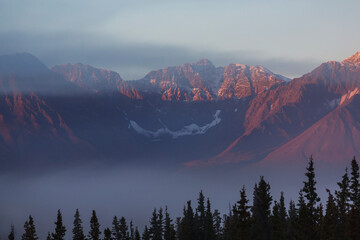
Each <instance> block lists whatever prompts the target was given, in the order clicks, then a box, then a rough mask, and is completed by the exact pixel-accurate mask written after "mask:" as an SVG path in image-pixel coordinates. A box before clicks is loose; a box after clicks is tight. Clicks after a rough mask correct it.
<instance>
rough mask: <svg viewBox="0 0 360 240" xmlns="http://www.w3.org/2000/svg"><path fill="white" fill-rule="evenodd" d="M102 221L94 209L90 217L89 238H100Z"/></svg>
mask: <svg viewBox="0 0 360 240" xmlns="http://www.w3.org/2000/svg"><path fill="white" fill-rule="evenodd" d="M100 234H101V231H100V223H99V220H98V218H97V216H96V212H95V210H93V211H92V215H91V219H90V231H89V237H88V238H89V240H100Z"/></svg>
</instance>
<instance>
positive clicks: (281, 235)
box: [271, 192, 287, 240]
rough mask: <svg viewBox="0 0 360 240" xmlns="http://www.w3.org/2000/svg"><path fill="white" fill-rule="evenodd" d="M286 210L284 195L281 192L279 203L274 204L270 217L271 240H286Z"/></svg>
mask: <svg viewBox="0 0 360 240" xmlns="http://www.w3.org/2000/svg"><path fill="white" fill-rule="evenodd" d="M286 215H287V214H286V208H285V199H284V193H283V192H281V196H280V202H279V203H278V202H276V201H275V203H274V206H273V213H272V216H271V225H272V236H273V239H279V240H281V239H287V237H286Z"/></svg>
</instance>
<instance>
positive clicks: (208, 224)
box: [204, 198, 216, 240]
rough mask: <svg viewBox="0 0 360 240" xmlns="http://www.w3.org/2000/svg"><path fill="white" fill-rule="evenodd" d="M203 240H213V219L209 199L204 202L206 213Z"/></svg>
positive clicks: (214, 236) (214, 237)
mask: <svg viewBox="0 0 360 240" xmlns="http://www.w3.org/2000/svg"><path fill="white" fill-rule="evenodd" d="M204 231H205V234H204V238H205V240H215V239H216V234H215V227H214V217H213V213H212V212H211V203H210V199H209V198H208V199H207V201H206V211H205V229H204Z"/></svg>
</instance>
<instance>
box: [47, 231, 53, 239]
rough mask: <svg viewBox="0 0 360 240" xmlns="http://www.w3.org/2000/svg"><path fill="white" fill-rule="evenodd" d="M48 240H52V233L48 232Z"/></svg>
mask: <svg viewBox="0 0 360 240" xmlns="http://www.w3.org/2000/svg"><path fill="white" fill-rule="evenodd" d="M46 240H52V238H51V234H50V232H48V235H47V237H46Z"/></svg>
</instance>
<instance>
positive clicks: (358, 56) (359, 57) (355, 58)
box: [343, 51, 360, 64]
mask: <svg viewBox="0 0 360 240" xmlns="http://www.w3.org/2000/svg"><path fill="white" fill-rule="evenodd" d="M343 62H344V63H353V64H360V51H359V52H357V53H355V54H354V55H352V56H351V57H348V58H347V59H345V60H344V61H343Z"/></svg>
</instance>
